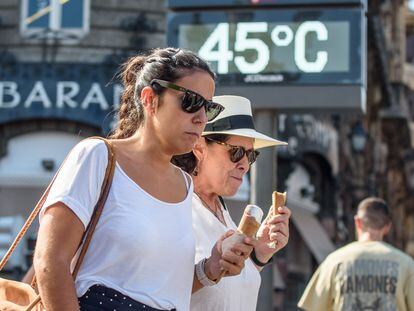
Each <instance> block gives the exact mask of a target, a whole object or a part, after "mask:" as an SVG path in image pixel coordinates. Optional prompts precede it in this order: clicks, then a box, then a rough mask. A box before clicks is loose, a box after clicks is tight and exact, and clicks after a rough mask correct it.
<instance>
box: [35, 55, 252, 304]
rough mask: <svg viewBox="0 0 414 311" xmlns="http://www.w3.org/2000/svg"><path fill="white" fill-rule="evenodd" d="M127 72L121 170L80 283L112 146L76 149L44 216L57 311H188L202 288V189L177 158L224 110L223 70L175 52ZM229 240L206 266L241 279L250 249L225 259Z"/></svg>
mask: <svg viewBox="0 0 414 311" xmlns="http://www.w3.org/2000/svg"><path fill="white" fill-rule="evenodd" d="M122 69H123V70H122V73H121V76H122V79H123V83H124V87H125V91H124V93H123V95H122V104H121V106H120V108H119V120H118V121H119V122H118V126H117V128H116V130H115V131H114V133H113V134H112V135H111V136H110V143H111V144H112V146H113V148H114V151H115V159H116V167H115V173H114V177H113V182H112V186H111V189H110V192H109V195H108V198H107V200H106V203H105V206H104V209H103V213H102V215H101V217H100V219H99V222H98V224H97V227H96V229H95V233H94V236H93V238H92V240H91V242H90V245H89V248H88V251H87V253H86V255H85V257H84V260H83V263H82V265H81V267H80V270H79V273H78V275H77V278H76V280H75V281H74V280H73V279H72V277H71V265H72V266H73V262H72V259H73V258H74V256H75V253H76V250H77V247H78V245H79V242H80V240H81V237H82V234H83V233H84V231H85V228H86V227H87V225H88V223H89V220H90V218H91V214H92V211H93V207H94V206H95V204H96V201H97V200H98V197H99V193H100V187H101V184H102V181H103V178H104V174H105V168H106V165H107V162H108V152H107V149H106V146H105V144H104V142H102V141H101V140H94V139H90V140H86V141H83V142H81V143H79V144H78V145H77V146H75V147H74V149H73V150H72V151H71V153H70V154H69V156H68V158H67V160H66V161H65V164H64V165H63V167H62V168H61V170H60V172H59V174H58V176H57V178H56V180H55V182H54V184H53V186H52V188H51V190H50V193H49V195H48V198H47V201H46V202H45V204H44V206H43V208H42V211H41V214H40V229H39V234H38V239H37V245H36V250H35V256H34V270H35V273H36V277H37V283H38V288H39V292H40V295H41V298H42V303H43V305H44V307H45V309H46V310H48V311H53V310H59V311H65V310H71V311H72V310H79V308H80V310H179V311H181V310H189V305H190V295H191V292H192V291H195V290H197V289H198V288H200V287H201V286H200V285H199V280H198V279H197V277H194V275H195V267H194V254H195V242H194V237H193V232H192V218H191V200H192V194H193V183H192V179H191V177H190V176H189V175H188V174H187V173H185V172H184V171H182V170H181V169H180V168H178V167H177V166H175V165H173V164H172V163H171V162H170V160H171V158H172V156H173V155H177V154H183V153H186V152H189V151H190V150H191V149H192V148H193V147H194V144H195V143H196V141H197V140H198V139H199V138H200V136H201V133H202V131H203V129H204V126H205V124H206V122H207V121H209V120H213V119H214V118H215V117H216V116H217V115H218V114H219V113H220V112H221V110H222V109H223V107H222V106H221V105H219V104H217V103H214V102H213V101H212V100H211V99H212V97H213V94H214V74H213V73H212V72H211V70H210V69H209V67H208V65H207V64H206V63H205V62H204V61H203V60H202V59H200V58H199V57H198V56H197V55H195V54H194V53H192V52H190V51H186V50H181V49H173V48H166V49H156V50H154V51H152V53H151V54H150V55H148V56H141V55H140V56H135V57H132V58H130V59H129V60H128V61H127V62H126V63H125V65H124V66H123V68H122ZM230 234H231V233H229V232H227V233H225V234H223V236H222V237H220V239H219V240H218V241H217V244H216V245H215V246H214V247H213V249H212V251H211V256H210V257H209V258H208V259H207V261H206V262H205V263H204V266H203V269H204V271H203V272H205V273H206V275H208V277H209V278H211V279H215V278H217V277H218V276H219V275H220V274H221V271H222V270H226V271H227V274H229V275H235V274H238V273H240V271H241V269H242V267H243V264H244V257H245V256H246V254H248V253H249V252H250V251H251V246H249V245H246V244H240V245H236V246H235V248H234V251H230V252H227V253H224V254H222V253H221V252H220V251H219V250H220V249H221V247H220V243H221V241H222V240H223V239H224V238H225V237H227V236H228V235H230ZM245 242H246V243H249V240H246V241H245ZM75 257H76V256H75Z"/></svg>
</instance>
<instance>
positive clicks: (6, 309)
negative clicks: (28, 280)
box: [0, 301, 36, 311]
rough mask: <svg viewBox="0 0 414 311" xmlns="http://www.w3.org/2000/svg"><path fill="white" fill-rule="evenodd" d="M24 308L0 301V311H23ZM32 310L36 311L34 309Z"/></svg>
mask: <svg viewBox="0 0 414 311" xmlns="http://www.w3.org/2000/svg"><path fill="white" fill-rule="evenodd" d="M24 310H26V307H24V306H19V305H17V304H14V303H12V302H9V301H0V311H24ZM33 310H36V308H34V309H33Z"/></svg>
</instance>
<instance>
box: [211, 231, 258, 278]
mask: <svg viewBox="0 0 414 311" xmlns="http://www.w3.org/2000/svg"><path fill="white" fill-rule="evenodd" d="M233 235H236V233H235V232H234V231H233V230H230V231H227V232H226V233H225V234H224V235H222V236H221V237H220V239H219V240H218V241H217V242H216V244H215V245H214V247H213V249H212V251H211V256H210V258H208V259H207V261H206V263H205V270H206V271H205V273H206V275H207V277H208V278H209V279H210V280H217V279H220V278H221V277H222V276H224V274H225V276H233V275H238V274H240V272H241V271H242V270H243V268H244V261H245V260H246V259H247V258H248V257H249V255H250V253H251V251H252V250H253V242H254V241H253V239H251V238H248V237H243V238H242V239H241V240H238V241H236V240H235V243H234V244H232V245H231V247H229V248H226V249H225V250H224V251H223V241H224V240H225V239H228V238H231V237H232V236H233ZM234 237H235V236H234Z"/></svg>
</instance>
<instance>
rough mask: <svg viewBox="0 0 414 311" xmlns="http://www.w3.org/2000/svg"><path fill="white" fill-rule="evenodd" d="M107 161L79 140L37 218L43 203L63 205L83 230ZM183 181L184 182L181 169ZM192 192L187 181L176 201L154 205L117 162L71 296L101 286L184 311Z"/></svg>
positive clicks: (98, 147) (103, 152)
mask: <svg viewBox="0 0 414 311" xmlns="http://www.w3.org/2000/svg"><path fill="white" fill-rule="evenodd" d="M107 162H108V152H107V148H106V146H105V143H104V142H103V141H100V140H86V141H83V142H81V143H79V144H78V145H77V146H75V148H74V149H73V150H72V151H71V153H70V156H69V158H68V159H67V160H66V163H65V165H64V167H63V168H62V169H61V171H60V173H59V174H58V177H57V178H56V181H55V183H54V185H53V187H52V188H51V191H50V194H49V196H48V198H47V201H46V203H45V205H44V207H43V209H42V211H41V217H42V215H43V214H44V211H45V209H46V208H47V207H48V206H50V205H52V204H54V203H56V202H63V203H64V204H66V205H67V206H68V207H69V208H70V209H71V210H72V211H73V212H74V213H75V214H76V215H77V216H78V217H79V219H80V220H81V221H82V223H83V225H84V226H85V227H86V226H87V224H88V223H89V220H90V218H91V215H92V211H93V208H94V206H95V204H96V202H97V200H98V198H99V194H100V190H101V185H102V181H103V178H104V175H105V169H106V166H107ZM183 178H184V179H185V180H186V182H187V183H188V180H187V178H185V177H184V172H183ZM190 180H191V178H190ZM171 186H172V187H173V186H174V185H171ZM192 193H193V184H192V182H191V181H190V185H189V187H188V193H187V196H186V198H185V199H184V201H182V202H180V203H166V202H162V201H160V200H158V199H156V198H154V197H153V196H151V195H150V194H149V193H147V192H145V191H144V190H143V189H142V188H140V186H139V185H138V184H136V183H135V182H134V181H133V180H132V179H130V178H129V177H128V176H127V175H126V174H125V172H124V171H123V170H122V168H121V167H120V166H119V165H118V163H117V164H116V168H115V173H114V178H113V182H112V186H111V190H110V192H109V195H108V198H107V200H106V203H105V206H104V209H103V212H102V215H101V217H100V219H99V222H98V224H97V226H96V229H95V232H94V234H93V237H92V240H91V243H90V244H89V248H88V251H87V253H86V255H85V257H84V261H83V263H82V265H81V268H80V271H79V273H78V276H77V278H76V281H75V286H76V292H77V295H78V297H81V296H82V295H83V294H84V293H85V292H86V291H87V289H88V288H89V287H91V286H92V285H94V284H102V285H104V286H106V287H110V288H112V289H115V290H117V291H119V292H121V293H122V294H124V295H127V296H129V297H131V298H132V299H134V300H137V301H140V302H142V303H145V304H147V305H149V306H152V307H154V308H158V309H172V308H176V309H177V310H178V311H185V310H189V304H190V295H191V288H192V283H193V274H194V248H195V242H194V236H193V231H192V225H191V224H192V222H191V220H192V218H191V198H192ZM41 217H40V221H41V219H42V218H41Z"/></svg>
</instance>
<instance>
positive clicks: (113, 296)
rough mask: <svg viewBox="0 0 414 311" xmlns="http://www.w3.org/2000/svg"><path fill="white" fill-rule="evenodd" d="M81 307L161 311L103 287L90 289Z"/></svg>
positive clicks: (83, 310)
mask: <svg viewBox="0 0 414 311" xmlns="http://www.w3.org/2000/svg"><path fill="white" fill-rule="evenodd" d="M79 306H80V310H81V311H98V310H105V311H160V309H155V308H153V307H150V306H148V305H146V304H143V303H141V302H138V301H136V300H133V299H132V298H130V297H128V296H125V295H124V294H121V293H120V292H118V291H116V290H114V289H112V288H108V287H105V286H102V285H94V286H92V287H91V288H89V289H88V290H87V291H86V293H85V295H83V296H82V297H80V298H79ZM171 311H176V310H175V309H172V310H171Z"/></svg>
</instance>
